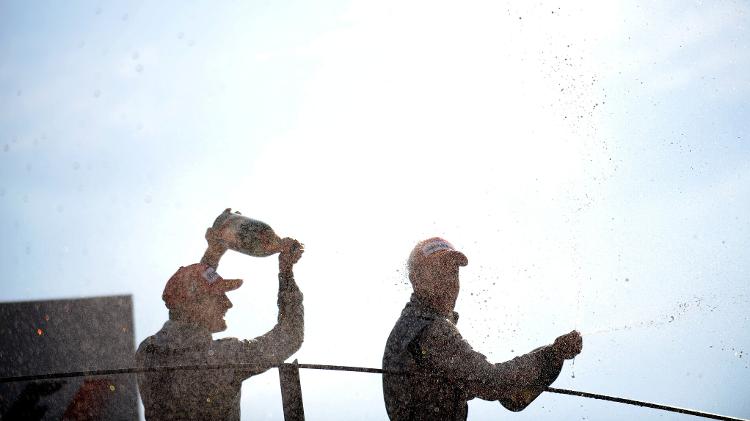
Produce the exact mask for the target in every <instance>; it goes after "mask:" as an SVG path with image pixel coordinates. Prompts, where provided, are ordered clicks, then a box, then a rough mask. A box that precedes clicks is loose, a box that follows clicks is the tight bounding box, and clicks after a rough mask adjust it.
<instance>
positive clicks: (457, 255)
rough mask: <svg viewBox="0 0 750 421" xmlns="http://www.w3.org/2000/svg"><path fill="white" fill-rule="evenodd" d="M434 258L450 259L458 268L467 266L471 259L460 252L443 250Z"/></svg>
mask: <svg viewBox="0 0 750 421" xmlns="http://www.w3.org/2000/svg"><path fill="white" fill-rule="evenodd" d="M432 256H434V257H435V258H438V259H441V260H442V259H449V260H451V261H453V262H455V263H456V265H457V266H466V265H468V264H469V259H468V258H467V257H466V255H465V254H463V253H461V252H460V251H458V250H441V251H438V252H436V253H435V254H433V255H432ZM432 256H427V258H430V257H432Z"/></svg>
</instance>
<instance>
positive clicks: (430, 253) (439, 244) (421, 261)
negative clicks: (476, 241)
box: [408, 237, 469, 278]
mask: <svg viewBox="0 0 750 421" xmlns="http://www.w3.org/2000/svg"><path fill="white" fill-rule="evenodd" d="M443 255H446V256H448V257H450V258H454V259H455V263H456V265H457V266H466V265H467V264H469V259H467V258H466V255H464V254H463V253H461V252H460V251H458V250H456V248H455V247H453V244H451V243H450V242H448V241H447V240H445V239H443V238H440V237H432V238H429V239H427V240H422V241H420V242H419V243H417V245H416V246H414V249H412V251H411V254H410V255H409V261H408V267H409V277H410V278H411V275H412V273H413V272H414V271H415V270H417V269H418V268H420V267H422V266H423V265H425V264H427V263H429V262H430V261H432V260H433V259H435V258H437V257H438V256H443Z"/></svg>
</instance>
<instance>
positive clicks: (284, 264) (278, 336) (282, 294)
mask: <svg viewBox="0 0 750 421" xmlns="http://www.w3.org/2000/svg"><path fill="white" fill-rule="evenodd" d="M282 244H283V249H282V251H281V253H280V254H279V293H278V301H277V304H278V306H279V315H278V319H277V322H276V325H275V326H274V327H273V329H271V330H270V331H268V332H267V333H265V334H263V335H261V336H258V337H257V338H255V339H251V340H237V339H226V340H220V341H218V342H219V346H221V347H222V348H224V349H223V350H222V352H221V353H220V354H222V355H227V354H233V355H234V358H235V361H237V362H241V363H249V364H252V365H253V368H252V369H251V370H250V371H249V372H248V375H252V374H257V373H260V372H263V371H265V370H268V369H269V368H271V367H273V366H276V365H279V364H281V363H283V362H284V361H285V360H286V359H287V358H289V357H290V356H291V355H292V354H294V353H295V352H297V350H298V349H299V348H300V346H301V345H302V341H303V340H304V329H305V325H304V308H303V305H302V292H301V291H300V290H299V287H297V283H296V282H295V281H294V273H293V270H292V268H293V266H294V264H295V263H297V261H299V259H300V257H301V256H302V253H303V252H304V247H303V246H302V244H300V243H299V242H298V241H297V240H293V239H291V238H285V239H284V240H282Z"/></svg>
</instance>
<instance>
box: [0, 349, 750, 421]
mask: <svg viewBox="0 0 750 421" xmlns="http://www.w3.org/2000/svg"><path fill="white" fill-rule="evenodd" d="M247 368H253V366H252V365H251V364H215V365H205V364H193V365H180V366H162V367H150V368H141V367H127V368H115V369H106V370H83V371H70V372H62V373H47V374H32V375H25V376H10V377H2V378H0V383H11V382H22V381H36V380H50V379H60V378H67V377H90V376H105V375H113V374H137V373H146V372H160V371H180V370H225V369H247ZM277 368H278V369H279V383H280V387H281V398H282V404H283V406H284V420H285V421H303V420H304V419H305V412H304V404H303V401H302V386H301V383H300V378H299V369H308V370H329V371H349V372H356V373H372V374H383V373H385V372H386V371H384V370H382V369H379V368H369V367H352V366H343V365H326V364H304V363H298V362H297V360H295V361H294V362H293V363H284V364H281V365H280V366H278V367H277ZM390 374H403V375H408V373H390ZM546 391H547V392H549V393H558V394H561V395H570V396H579V397H582V398H589V399H597V400H603V401H609V402H615V403H620V404H626V405H634V406H640V407H643V408H651V409H657V410H661V411H668V412H675V413H678V414H685V415H693V416H696V417H702V418H707V419H713V420H724V421H750V420H748V419H746V418H737V417H730V416H726V415H719V414H713V413H710V412H704V411H697V410H694V409H687V408H679V407H675V406H670V405H663V404H659V403H654V402H646V401H639V400H635V399H627V398H620V397H617V396H608V395H601V394H597V393H589V392H581V391H577V390H568V389H558V388H555V387H547V388H546Z"/></svg>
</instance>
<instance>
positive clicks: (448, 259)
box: [414, 252, 461, 311]
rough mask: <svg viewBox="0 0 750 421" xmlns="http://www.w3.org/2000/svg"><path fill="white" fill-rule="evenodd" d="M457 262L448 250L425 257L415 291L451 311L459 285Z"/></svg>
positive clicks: (456, 297)
mask: <svg viewBox="0 0 750 421" xmlns="http://www.w3.org/2000/svg"><path fill="white" fill-rule="evenodd" d="M458 269H459V262H458V261H457V259H456V256H455V255H454V254H453V253H450V252H438V253H436V254H434V255H432V256H429V258H427V259H425V261H424V263H423V264H422V267H421V268H420V269H419V273H418V275H417V282H416V283H415V285H414V287H415V292H416V293H417V295H420V296H428V297H431V298H432V299H433V300H435V303H436V304H439V305H440V307H442V309H444V310H449V311H453V309H454V308H455V306H456V300H457V299H458V293H459V291H460V289H461V285H460V282H459V277H458Z"/></svg>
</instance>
